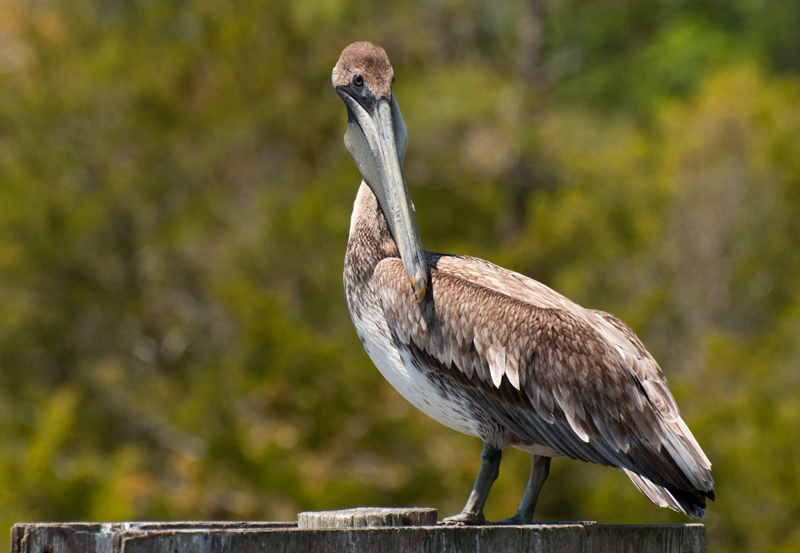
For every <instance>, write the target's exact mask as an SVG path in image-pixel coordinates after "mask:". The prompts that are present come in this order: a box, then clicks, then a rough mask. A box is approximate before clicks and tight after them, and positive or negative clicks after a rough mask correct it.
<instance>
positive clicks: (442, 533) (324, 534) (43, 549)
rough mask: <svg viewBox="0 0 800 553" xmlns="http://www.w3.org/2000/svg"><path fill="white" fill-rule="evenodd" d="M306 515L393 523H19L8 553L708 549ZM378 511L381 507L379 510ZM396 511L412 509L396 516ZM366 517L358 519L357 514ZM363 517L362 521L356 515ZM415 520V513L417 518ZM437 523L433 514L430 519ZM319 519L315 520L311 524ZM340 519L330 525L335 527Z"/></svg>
mask: <svg viewBox="0 0 800 553" xmlns="http://www.w3.org/2000/svg"><path fill="white" fill-rule="evenodd" d="M356 511H357V510H351V511H333V512H328V513H303V514H301V517H300V518H301V519H303V518H305V519H307V521H308V520H311V521H312V522H311V524H317V523H320V524H321V522H319V521H322V520H327V521H328V522H326V523H325V524H330V523H331V521H332V520H334V519H337V518H338V519H340V520H343V519H349V520H351V521H353V524H364V523H365V522H366V521H372V522H373V523H378V524H386V523H387V521H388V522H391V523H393V524H397V525H395V526H387V525H383V526H377V527H366V526H363V525H362V526H358V527H350V528H342V527H337V528H324V529H323V528H319V527H316V528H298V527H297V523H295V522H123V523H80V522H77V523H20V524H16V525H14V527H13V528H12V530H11V551H12V553H231V552H236V553H255V552H259V553H263V552H272V551H281V552H295V551H296V552H302V553H334V552H340V551H348V552H363V553H383V552H386V553H390V552H391V553H394V552H396V551H403V552H407V553H473V552H474V553H478V552H481V551H515V552H529V553H567V552H570V553H571V552H580V553H628V552H636V553H705V550H706V539H705V538H706V536H705V528H704V527H703V525H702V524H653V525H604V524H595V523H593V522H567V523H547V524H531V525H527V526H491V525H488V526H445V525H442V524H437V525H429V526H414V525H409V524H410V523H412V522H413V521H414V520H416V521H418V522H420V521H424V520H429V519H427V518H426V517H430V511H431V510H425V509H409V510H405V509H404V510H396V509H391V510H387V511H394V512H393V513H389V512H385V513H378V512H376V511H379V510H375V509H372V510H370V511H372V512H371V513H367V512H366V511H365V510H360V511H361V512H360V513H359V512H356ZM381 511H382V510H381ZM399 511H409V512H408V513H405V514H403V513H401V512H399ZM362 515H363V516H362ZM359 517H361V518H359ZM415 517H416V518H415ZM434 520H435V519H434ZM313 521H317V522H313ZM339 523H340V522H333V524H339Z"/></svg>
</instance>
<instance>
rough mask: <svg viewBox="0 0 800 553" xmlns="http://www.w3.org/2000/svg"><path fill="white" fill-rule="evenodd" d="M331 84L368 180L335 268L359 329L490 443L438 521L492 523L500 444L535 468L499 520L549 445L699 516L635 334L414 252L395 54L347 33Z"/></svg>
mask: <svg viewBox="0 0 800 553" xmlns="http://www.w3.org/2000/svg"><path fill="white" fill-rule="evenodd" d="M332 81H333V86H334V88H335V89H336V92H338V93H339V96H341V97H342V100H344V103H345V104H346V105H347V116H348V122H347V132H346V133H345V136H344V141H345V145H346V146H347V150H348V151H349V152H350V155H351V156H352V157H353V159H354V160H355V162H356V165H357V166H358V169H359V171H360V172H361V175H362V176H363V177H364V180H363V181H362V183H361V187H360V189H359V191H358V196H357V197H356V201H355V206H354V209H353V215H352V220H351V224H350V238H349V240H348V244H347V254H346V257H345V266H344V288H345V294H346V296H347V305H348V307H349V309H350V315H351V316H352V318H353V323H354V324H355V327H356V331H357V332H358V336H359V338H361V342H362V343H363V344H364V349H366V350H367V353H368V354H369V356H370V357H371V358H372V361H373V362H374V363H375V365H376V366H377V367H378V370H380V371H381V374H383V376H384V377H385V378H386V379H387V380H388V381H389V382H390V383H391V384H392V386H394V387H395V389H397V391H398V392H400V393H401V394H402V395H403V397H405V398H406V399H407V400H408V401H410V402H411V403H412V404H413V405H414V406H416V407H417V408H418V409H420V410H422V411H423V412H424V413H426V414H427V415H429V416H431V417H433V418H434V419H436V420H437V421H439V422H441V423H442V424H444V425H447V426H449V427H450V428H453V429H455V430H458V431H460V432H464V433H465V434H469V435H471V436H477V437H479V438H480V439H481V440H483V451H482V452H481V468H480V470H479V472H478V476H477V479H476V480H475V485H474V487H473V488H472V493H471V494H470V496H469V499H468V501H467V504H466V506H465V507H464V510H463V511H462V512H461V513H460V514H458V515H455V516H452V517H449V518H446V519H445V522H448V523H453V524H458V523H465V524H482V523H484V522H485V518H484V515H483V506H484V504H485V503H486V498H487V496H488V495H489V490H490V488H491V486H492V484H493V482H494V481H495V479H496V478H497V474H498V471H499V467H500V457H501V451H502V449H503V448H504V447H506V446H513V447H516V448H518V449H521V450H523V451H527V452H529V453H530V454H531V461H532V470H531V476H530V480H529V481H528V486H527V488H526V490H525V494H524V496H523V498H522V502H521V503H520V506H519V508H518V509H517V512H516V514H514V516H512V517H510V518H508V519H506V520H504V521H503V522H504V523H508V524H526V523H530V522H531V521H532V519H533V511H534V508H535V506H536V500H537V498H538V496H539V492H540V490H541V488H542V485H543V484H544V481H545V479H546V478H547V475H548V472H549V470H550V459H551V457H569V458H570V459H579V460H581V461H587V462H591V463H597V464H600V465H606V466H610V467H617V468H619V469H621V470H623V471H624V472H625V474H627V475H628V476H629V477H630V479H631V480H632V481H633V483H634V485H636V487H637V488H639V491H641V492H642V493H643V494H644V495H645V496H646V497H647V498H648V499H649V500H650V501H652V502H653V503H654V504H656V505H658V506H659V507H669V508H671V509H674V510H676V511H681V512H683V513H685V514H687V515H691V516H695V517H702V516H703V515H704V509H705V506H706V498H710V499H712V500H713V499H714V491H713V480H712V478H711V473H710V468H711V463H710V462H709V460H708V458H707V457H706V456H705V454H704V453H703V451H702V450H701V449H700V446H699V445H698V444H697V442H696V441H695V439H694V437H693V436H692V433H691V432H690V431H689V428H688V427H687V426H686V423H685V422H684V421H683V419H682V418H681V414H680V411H679V409H678V406H677V405H676V404H675V400H674V399H673V397H672V394H671V393H670V391H669V387H668V386H667V381H666V379H665V378H664V374H663V373H662V372H661V369H660V368H659V366H658V364H657V363H656V362H655V360H654V359H653V357H652V356H651V355H650V354H649V353H648V351H647V350H646V349H645V348H644V346H643V345H642V343H641V342H640V341H639V339H638V338H637V337H636V335H635V334H634V333H633V331H632V330H631V329H630V328H629V327H628V326H627V325H626V324H625V323H624V322H622V321H621V320H619V319H618V318H616V317H615V316H613V315H610V314H608V313H604V312H602V311H596V310H592V309H584V308H583V307H581V306H579V305H577V304H575V303H573V302H572V301H570V300H568V299H567V298H565V297H564V296H562V295H560V294H558V293H557V292H554V291H553V290H551V289H550V288H548V287H546V286H544V285H543V284H540V283H538V282H536V281H535V280H532V279H530V278H528V277H526V276H523V275H521V274H518V273H514V272H512V271H508V270H506V269H503V268H501V267H498V266H496V265H493V264H491V263H489V262H487V261H483V260H481V259H476V258H474V257H468V256H463V255H444V254H437V253H431V252H428V251H425V250H424V249H422V245H421V243H420V239H419V233H418V231H417V225H416V222H415V220H414V208H413V206H412V204H411V198H410V197H409V195H408V189H407V188H406V184H405V180H404V177H403V170H402V168H401V165H402V161H403V157H404V156H405V150H406V144H407V142H408V137H407V134H406V128H405V125H404V124H403V118H402V116H401V115H400V109H399V108H398V107H397V101H396V100H395V98H394V95H393V94H392V83H393V81H394V73H393V71H392V66H391V65H390V64H389V58H388V57H387V56H386V53H385V52H384V51H383V49H382V48H380V47H378V46H376V45H374V44H371V43H369V42H356V43H353V44H351V45H350V46H348V47H347V48H345V49H344V51H343V52H342V55H341V57H340V58H339V62H338V63H337V64H336V67H334V69H333V76H332Z"/></svg>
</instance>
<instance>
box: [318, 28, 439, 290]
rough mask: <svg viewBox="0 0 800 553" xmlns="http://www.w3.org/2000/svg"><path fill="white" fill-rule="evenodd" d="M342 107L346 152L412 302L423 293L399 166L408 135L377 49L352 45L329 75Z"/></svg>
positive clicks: (421, 263) (423, 276)
mask: <svg viewBox="0 0 800 553" xmlns="http://www.w3.org/2000/svg"><path fill="white" fill-rule="evenodd" d="M331 80H332V81H333V87H334V88H335V89H336V92H338V93H339V96H341V97H342V100H344V103H345V105H346V106H347V132H346V133H345V135H344V143H345V146H346V147H347V151H348V152H350V155H351V156H352V157H353V160H354V161H355V162H356V165H357V166H358V170H359V171H360V172H361V176H362V177H364V181H365V182H366V183H367V185H369V187H370V188H371V189H372V192H373V193H374V194H375V197H376V198H377V199H378V203H379V204H380V206H381V209H382V210H383V214H384V215H385V216H386V221H387V222H388V224H389V231H390V232H391V233H392V237H393V238H394V241H395V243H396V244H397V248H398V250H399V251H400V257H401V258H402V260H403V267H404V268H405V271H406V275H408V279H409V281H410V282H411V286H412V287H413V289H414V294H415V295H416V297H417V301H422V299H423V298H424V297H425V291H426V289H427V280H428V277H427V275H428V269H427V265H426V263H425V251H424V250H423V249H422V243H421V242H420V239H419V231H418V230H417V222H416V220H415V219H414V209H413V207H412V205H411V198H410V197H409V195H408V189H407V188H406V181H405V178H404V177H403V169H402V167H401V164H402V162H403V158H404V157H405V153H406V145H407V144H408V135H407V133H406V126H405V125H404V124H403V116H402V115H400V108H398V107H397V101H396V100H395V99H394V95H393V94H392V83H393V82H394V71H392V66H391V64H390V63H389V58H388V57H387V56H386V52H384V51H383V48H381V47H380V46H376V45H374V44H372V43H371V42H354V43H353V44H351V45H350V46H348V47H347V48H345V49H344V51H343V52H342V55H341V57H340V58H339V61H338V62H337V64H336V67H334V68H333V75H332V76H331Z"/></svg>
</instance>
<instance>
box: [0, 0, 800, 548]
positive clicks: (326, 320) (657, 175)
mask: <svg viewBox="0 0 800 553" xmlns="http://www.w3.org/2000/svg"><path fill="white" fill-rule="evenodd" d="M798 28H800V4H798V3H797V2H793V1H776V2H764V1H754V0H732V1H728V2H720V1H716V0H696V1H687V0H653V1H643V0H639V1H636V0H626V1H618V0H593V1H583V0H561V1H554V0H524V1H523V0H509V1H507V2H503V3H496V2H490V1H489V0H472V1H468V0H439V1H437V0H419V1H417V2H406V3H394V4H391V5H386V4H383V3H370V2H365V1H363V0H299V1H290V0H285V1H281V0H274V1H269V0H241V1H238V2H218V1H210V0H183V1H178V0H136V1H123V0H94V1H85V2H69V1H65V0H49V1H48V0H43V1H39V2H23V1H18V0H16V1H15V0H0V530H1V532H0V533H2V534H5V535H8V529H9V526H10V525H11V524H13V523H14V522H15V521H49V520H87V519H89V520H133V519H191V518H206V519H292V518H294V517H295V515H296V513H297V512H298V511H299V510H308V509H328V508H342V507H355V506H361V505H383V506H393V505H430V506H434V507H438V508H439V509H440V513H442V514H443V515H444V514H451V513H454V512H457V511H458V510H459V509H460V508H461V506H462V504H463V502H464V501H465V499H466V496H467V493H468V491H469V488H470V486H471V483H472V479H473V477H474V475H475V472H476V470H477V466H478V452H479V449H480V445H479V443H478V442H477V440H475V439H472V438H468V437H465V436H461V435H458V434H456V433H455V432H453V431H451V430H449V429H446V428H444V427H441V426H439V425H438V424H437V423H435V422H433V421H431V420H428V419H427V418H425V417H424V416H423V415H421V414H419V413H417V412H416V411H414V410H413V409H411V408H410V407H409V406H408V405H407V404H406V403H405V401H404V400H403V399H402V398H400V397H399V396H398V394H397V393H396V392H394V391H393V390H392V389H391V387H390V386H389V385H388V384H387V383H386V382H384V381H383V380H382V378H381V377H380V375H379V373H378V372H377V370H375V369H374V367H373V366H372V365H371V363H370V361H369V359H368V357H367V356H366V354H365V353H364V352H363V351H362V348H361V346H360V344H359V342H358V339H357V337H356V335H355V332H354V331H353V329H352V326H351V323H350V320H349V315H348V313H347V309H346V306H345V302H344V298H343V292H342V289H341V272H342V263H343V261H342V260H343V256H344V249H345V245H346V241H347V231H348V225H349V212H350V208H351V205H352V201H353V199H354V197H355V193H356V190H357V187H358V182H359V178H360V177H359V175H358V173H357V171H356V168H355V166H354V164H353V163H352V161H351V160H350V158H349V156H348V155H347V153H346V151H345V149H344V147H343V144H342V135H343V132H344V127H345V110H344V107H343V105H342V104H341V100H340V99H339V98H338V97H337V96H336V94H335V93H334V92H333V90H332V89H331V87H330V71H331V69H332V67H333V65H334V64H335V62H336V60H337V59H338V56H339V52H340V51H341V50H342V48H344V47H345V46H346V45H347V44H349V43H350V42H352V41H354V40H371V41H374V42H376V43H378V44H381V45H382V46H384V47H385V48H386V50H387V52H388V54H389V56H390V58H391V59H392V62H393V65H394V69H395V74H396V75H397V83H396V85H395V93H396V95H397V97H398V101H399V104H400V106H401V108H402V110H403V114H404V117H405V120H406V125H407V127H408V130H409V135H410V145H409V150H408V155H407V158H406V166H405V171H406V177H407V180H408V184H409V187H410V191H411V195H412V197H413V198H414V201H415V204H416V206H417V217H418V221H419V225H420V232H421V236H422V239H423V242H424V244H425V245H426V247H428V248H429V249H433V250H437V251H452V252H458V253H469V254H473V255H478V256H480V257H484V258H486V259H489V260H491V261H494V262H497V263H499V264H502V265H505V266H507V267H509V268H512V269H515V270H518V271H521V272H524V273H526V274H528V275H530V276H532V277H534V278H537V279H539V280H541V281H543V282H545V283H546V284H548V285H550V286H552V287H554V288H556V289H558V290H559V291H561V292H562V293H564V294H566V295H568V296H569V297H572V298H573V299H575V300H577V301H579V302H581V303H582V304H584V305H586V306H589V307H593V308H600V309H604V310H607V311H611V312H613V313H615V314H617V315H619V316H620V317H622V318H623V319H625V320H626V321H627V322H629V324H631V326H633V328H634V329H635V330H636V331H637V332H638V333H639V335H640V336H641V337H642V338H643V340H644V342H645V343H646V344H647V345H648V346H649V347H650V349H651V351H653V353H654V354H655V356H656V358H657V359H659V360H660V362H661V364H662V366H663V368H664V369H665V372H666V373H667V375H668V377H669V379H670V382H671V385H672V387H673V391H674V393H675V395H676V397H677V398H678V401H679V403H680V404H681V406H682V408H683V410H684V415H685V417H686V419H687V420H688V422H689V425H690V426H691V428H692V429H693V431H694V432H695V435H696V436H697V438H698V440H699V441H700V443H701V444H702V445H703V447H704V449H705V451H706V453H707V454H708V456H709V457H710V458H711V459H712V461H713V463H714V472H713V474H714V476H715V479H716V482H717V494H718V497H719V500H718V501H717V502H716V503H713V504H711V506H710V508H709V511H708V517H707V519H706V523H707V525H708V531H709V543H710V549H712V550H715V551H731V552H737V551H771V552H779V551H786V552H788V551H796V550H797V549H798V548H799V547H800V525H798V521H800V464H798V463H797V459H798V457H800V401H798V395H797V394H798V390H799V389H800V370H799V369H798V367H800V339H798V337H800V291H798V282H799V280H798V279H799V278H800V75H799V74H800V33H798V32H797V29H798ZM527 471H528V460H527V458H526V456H525V455H523V454H520V453H519V452H513V451H508V452H507V453H506V458H505V461H504V464H503V469H502V471H501V477H500V479H499V480H498V482H497V484H496V486H495V489H494V490H493V493H492V495H491V497H490V500H489V505H488V507H487V514H488V517H489V518H500V517H504V516H508V515H509V514H511V513H512V512H513V510H514V509H515V508H516V505H517V502H518V501H519V497H520V495H521V493H522V490H523V488H524V484H525V482H526V478H527ZM538 517H539V518H540V519H542V520H559V519H561V520H563V519H596V520H598V521H602V522H609V523H610V522H629V523H652V522H678V521H683V520H685V519H684V518H683V517H681V516H679V515H676V514H674V513H671V512H669V511H666V510H664V509H657V508H655V507H652V506H650V505H649V503H648V502H647V501H646V500H645V499H644V498H643V497H642V496H641V495H640V494H639V493H638V492H637V491H636V489H635V488H634V487H633V486H632V485H630V483H629V482H628V481H627V479H626V478H625V477H624V475H623V474H621V473H618V472H617V471H612V470H609V469H604V468H600V467H594V466H590V465H584V464H580V463H576V462H571V461H563V460H562V461H556V462H555V463H554V465H553V471H552V474H551V478H550V482H549V483H548V485H547V486H546V487H545V490H544V492H543V495H542V498H541V501H540V506H539V510H538Z"/></svg>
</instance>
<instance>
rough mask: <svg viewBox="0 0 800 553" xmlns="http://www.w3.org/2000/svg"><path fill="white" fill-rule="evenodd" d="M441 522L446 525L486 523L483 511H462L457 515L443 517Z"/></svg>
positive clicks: (478, 524) (477, 524)
mask: <svg viewBox="0 0 800 553" xmlns="http://www.w3.org/2000/svg"><path fill="white" fill-rule="evenodd" d="M442 522H443V523H445V524H447V525H448V526H480V525H481V524H486V517H485V516H483V511H481V512H479V513H468V512H466V511H462V512H460V513H458V514H457V515H453V516H451V517H447V518H445V519H443V520H442Z"/></svg>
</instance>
